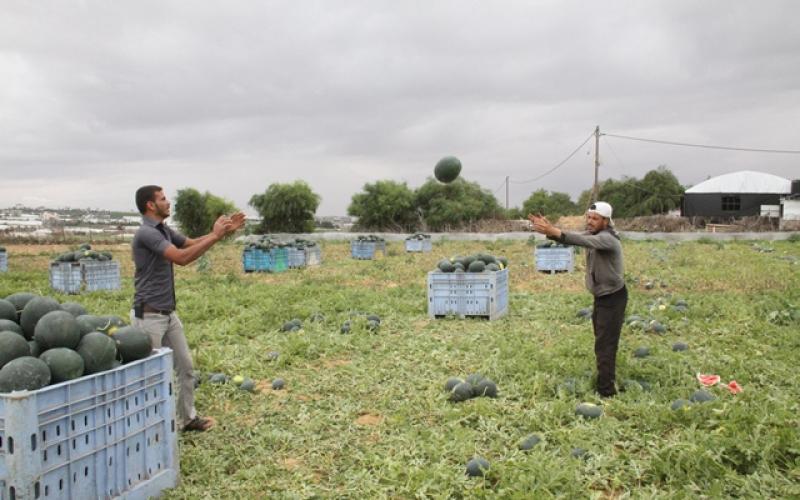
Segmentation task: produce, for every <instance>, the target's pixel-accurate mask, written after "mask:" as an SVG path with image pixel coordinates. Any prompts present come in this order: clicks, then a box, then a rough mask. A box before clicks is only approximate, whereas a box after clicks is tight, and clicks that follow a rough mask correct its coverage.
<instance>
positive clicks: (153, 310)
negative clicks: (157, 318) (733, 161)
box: [142, 304, 172, 316]
mask: <svg viewBox="0 0 800 500" xmlns="http://www.w3.org/2000/svg"><path fill="white" fill-rule="evenodd" d="M142 311H144V312H146V313H155V314H161V315H162V316H169V315H170V314H172V311H168V310H166V309H156V308H155V307H150V306H148V305H147V304H145V305H144V306H142Z"/></svg>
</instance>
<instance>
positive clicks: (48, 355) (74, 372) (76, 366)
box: [39, 347, 83, 384]
mask: <svg viewBox="0 0 800 500" xmlns="http://www.w3.org/2000/svg"><path fill="white" fill-rule="evenodd" d="M39 359H41V360H42V361H44V362H45V363H47V366H48V367H49V368H50V376H51V381H52V383H54V384H57V383H59V382H66V381H67V380H73V379H76V378H78V377H80V376H81V375H83V358H82V357H81V355H80V354H78V353H77V352H75V351H73V350H72V349H67V348H66V347H56V348H55V349H50V350H48V351H46V352H44V353H42V355H41V356H39Z"/></svg>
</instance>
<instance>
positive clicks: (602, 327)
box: [528, 201, 628, 397]
mask: <svg viewBox="0 0 800 500" xmlns="http://www.w3.org/2000/svg"><path fill="white" fill-rule="evenodd" d="M611 213H612V208H611V205H609V204H608V203H606V202H603V201H598V202H596V203H593V204H592V205H591V206H590V207H589V210H588V211H587V212H586V229H587V231H586V232H585V233H582V234H578V233H570V232H565V231H562V230H560V229H559V228H557V227H555V226H553V225H552V224H550V222H549V221H548V220H547V219H546V218H544V217H542V216H541V215H529V216H528V218H529V219H530V221H531V222H532V223H533V230H534V231H536V232H539V233H542V234H544V235H546V236H547V237H548V238H549V239H551V240H555V241H558V242H561V243H566V244H568V245H577V246H582V247H586V248H587V251H586V288H588V289H589V291H590V292H591V293H592V295H594V309H593V311H592V326H593V328H594V353H595V358H596V360H597V392H598V393H599V394H600V395H601V396H603V397H610V396H613V395H614V394H616V393H617V390H616V387H615V378H616V365H617V348H618V346H619V336H620V332H621V331H622V323H623V322H624V320H625V307H627V305H628V290H627V288H626V287H625V278H624V269H623V262H622V244H621V243H620V240H619V234H618V233H617V231H616V230H615V229H614V226H613V224H612V221H611Z"/></svg>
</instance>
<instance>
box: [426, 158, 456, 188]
mask: <svg viewBox="0 0 800 500" xmlns="http://www.w3.org/2000/svg"><path fill="white" fill-rule="evenodd" d="M460 173H461V161H459V159H458V158H456V157H455V156H445V157H444V158H442V159H441V160H439V162H438V163H437V164H436V167H435V168H434V169H433V175H434V176H435V177H436V179H437V180H438V181H439V182H444V183H445V184H448V183H450V182H453V181H454V180H456V178H457V177H458V174H460Z"/></svg>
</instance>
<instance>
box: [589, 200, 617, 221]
mask: <svg viewBox="0 0 800 500" xmlns="http://www.w3.org/2000/svg"><path fill="white" fill-rule="evenodd" d="M587 212H594V213H596V214H597V215H599V216H601V217H605V218H606V219H610V218H611V212H612V208H611V205H609V204H608V203H606V202H604V201H596V202H594V203H592V204H591V205H589V210H587Z"/></svg>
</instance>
